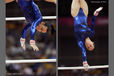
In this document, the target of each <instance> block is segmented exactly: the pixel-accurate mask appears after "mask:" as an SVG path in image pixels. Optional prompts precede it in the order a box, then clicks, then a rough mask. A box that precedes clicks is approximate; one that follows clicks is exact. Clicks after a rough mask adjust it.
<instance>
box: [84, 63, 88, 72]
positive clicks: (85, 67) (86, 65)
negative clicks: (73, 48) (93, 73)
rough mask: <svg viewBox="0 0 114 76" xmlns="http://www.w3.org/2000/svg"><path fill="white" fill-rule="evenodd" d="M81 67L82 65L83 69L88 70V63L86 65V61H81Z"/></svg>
mask: <svg viewBox="0 0 114 76" xmlns="http://www.w3.org/2000/svg"><path fill="white" fill-rule="evenodd" d="M83 67H84V70H85V71H88V68H89V65H88V63H87V61H84V62H83Z"/></svg>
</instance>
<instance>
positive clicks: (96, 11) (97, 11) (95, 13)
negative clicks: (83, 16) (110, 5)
mask: <svg viewBox="0 0 114 76" xmlns="http://www.w3.org/2000/svg"><path fill="white" fill-rule="evenodd" d="M102 9H103V7H99V8H98V9H96V10H95V12H94V16H98V14H99V12H100V11H101V10H102Z"/></svg>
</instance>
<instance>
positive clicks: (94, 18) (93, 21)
mask: <svg viewBox="0 0 114 76" xmlns="http://www.w3.org/2000/svg"><path fill="white" fill-rule="evenodd" d="M95 21H96V16H93V17H92V22H91V30H94V28H95Z"/></svg>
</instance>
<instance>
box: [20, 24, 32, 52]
mask: <svg viewBox="0 0 114 76" xmlns="http://www.w3.org/2000/svg"><path fill="white" fill-rule="evenodd" d="M30 26H31V24H30V23H28V24H27V25H26V26H25V28H24V29H23V31H22V37H21V38H20V43H21V47H22V48H23V49H24V50H26V47H25V37H26V34H27V31H28V30H29V28H30Z"/></svg>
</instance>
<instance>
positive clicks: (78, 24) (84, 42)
mask: <svg viewBox="0 0 114 76" xmlns="http://www.w3.org/2000/svg"><path fill="white" fill-rule="evenodd" d="M102 9H103V7H100V8H98V9H96V10H95V12H94V14H93V15H94V16H93V18H92V24H91V27H90V28H89V27H88V25H87V17H88V5H87V3H86V1H85V0H73V1H72V5H71V15H72V17H73V18H74V33H75V37H76V39H77V43H78V46H79V47H80V49H81V51H82V55H83V66H84V70H85V71H88V67H89V65H88V63H87V59H86V50H85V47H86V48H87V49H88V50H89V51H92V50H93V49H94V42H92V41H91V39H90V38H91V37H93V36H94V25H95V20H96V16H98V14H99V12H100V11H101V10H102Z"/></svg>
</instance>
